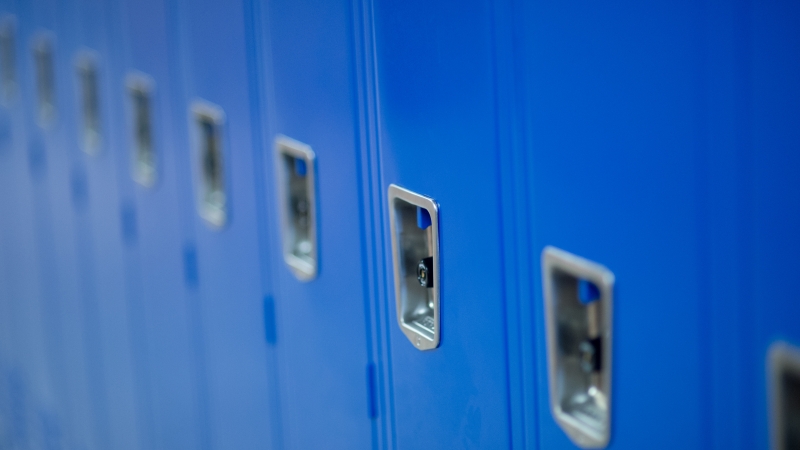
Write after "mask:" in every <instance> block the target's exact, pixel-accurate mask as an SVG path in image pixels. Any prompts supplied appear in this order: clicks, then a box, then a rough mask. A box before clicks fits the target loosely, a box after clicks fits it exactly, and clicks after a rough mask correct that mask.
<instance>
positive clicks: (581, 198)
mask: <svg viewBox="0 0 800 450" xmlns="http://www.w3.org/2000/svg"><path fill="white" fill-rule="evenodd" d="M517 7H518V8H519V9H518V11H519V14H520V15H521V17H522V23H521V24H519V26H520V28H519V41H518V45H519V48H520V49H521V51H522V53H523V54H522V55H521V58H522V59H521V61H522V63H523V64H524V66H523V70H524V72H523V74H524V75H523V78H522V80H523V92H524V94H525V97H524V101H525V117H524V126H525V129H524V143H525V144H524V146H523V147H522V148H521V150H520V151H522V152H524V153H525V154H526V155H527V157H528V166H527V168H528V170H529V175H528V182H529V185H528V188H527V189H528V195H529V208H530V211H532V220H531V226H532V228H531V229H530V231H529V233H531V235H532V246H531V249H530V250H531V258H532V259H534V260H537V261H536V262H537V264H534V265H533V267H534V268H535V269H534V270H533V271H532V272H533V273H530V274H529V276H532V277H539V280H538V282H539V288H538V289H537V290H536V291H534V292H535V295H534V296H532V298H531V299H530V301H531V302H533V303H534V306H533V307H532V308H531V309H532V311H533V319H532V320H529V321H528V323H527V326H525V327H524V329H523V336H524V337H523V339H526V338H527V339H534V340H535V342H536V347H535V357H536V362H535V368H536V372H535V373H529V374H527V375H526V378H525V384H527V385H533V386H535V390H531V391H529V393H528V394H526V395H529V396H535V397H534V398H533V399H532V401H527V402H526V404H528V405H535V406H534V407H532V408H528V410H526V411H525V413H526V415H532V416H534V417H537V416H538V418H539V423H538V426H536V427H535V428H532V429H527V430H526V431H527V432H528V433H529V434H530V435H532V436H538V445H540V446H541V447H543V448H544V447H546V448H575V447H576V446H581V447H584V448H600V447H606V446H607V448H610V449H622V448H653V449H657V448H704V447H705V444H706V440H705V436H704V434H705V433H706V432H707V429H708V427H707V425H706V424H707V420H708V419H709V417H707V416H704V415H703V412H704V409H703V401H704V400H703V395H704V388H706V387H707V386H705V385H704V384H703V379H704V378H703V377H704V376H706V373H707V372H706V371H707V370H708V366H707V364H708V359H707V358H706V356H707V353H706V350H705V348H704V347H703V346H701V345H699V343H700V342H701V339H704V332H705V331H704V327H705V326H707V325H706V324H704V323H702V322H701V321H702V320H707V319H706V316H707V315H706V314H705V313H704V312H703V311H704V309H703V308H706V307H707V303H706V302H707V301H708V300H707V298H706V296H705V295H704V294H705V291H704V290H703V288H702V287H701V286H702V283H703V282H704V280H701V279H700V277H701V274H702V272H701V265H702V264H703V258H704V257H705V253H703V252H705V247H704V243H703V242H702V240H701V226H703V225H704V223H703V219H701V217H700V216H701V214H702V212H703V211H702V209H701V207H702V204H701V203H700V202H699V199H698V193H699V187H700V186H701V183H702V181H703V180H704V177H705V175H706V174H705V172H704V166H703V161H704V159H703V158H704V155H705V149H704V146H703V145H702V143H701V142H700V139H701V136H702V134H701V133H702V131H703V130H702V129H701V128H700V127H701V125H702V123H703V119H704V116H703V107H704V104H703V97H702V94H703V92H702V89H703V88H704V85H703V83H702V76H703V59H702V57H703V56H704V53H703V46H704V45H705V41H704V38H705V36H704V34H703V33H704V31H705V29H704V28H703V26H704V22H703V21H702V19H703V16H702V14H703V12H704V11H703V9H702V8H701V5H699V4H696V3H694V2H677V3H676V2H659V3H647V4H640V3H635V2H627V3H623V4H618V5H614V6H611V5H608V4H604V5H600V4H586V3H581V2H573V3H563V2H540V3H535V4H534V3H530V4H529V3H524V4H523V3H522V2H520V3H519V4H518V6H517ZM548 246H553V247H550V248H549V249H548ZM540 255H541V256H540ZM539 258H541V259H540V260H539ZM539 261H541V262H539ZM539 265H541V267H539ZM523 323H524V322H523ZM612 388H613V389H612ZM534 445H535V444H532V445H531V446H534Z"/></svg>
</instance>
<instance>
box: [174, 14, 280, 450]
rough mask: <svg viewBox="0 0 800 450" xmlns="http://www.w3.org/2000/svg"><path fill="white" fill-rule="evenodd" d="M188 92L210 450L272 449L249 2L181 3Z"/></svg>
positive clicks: (189, 190)
mask: <svg viewBox="0 0 800 450" xmlns="http://www.w3.org/2000/svg"><path fill="white" fill-rule="evenodd" d="M175 6H176V7H177V15H176V17H175V22H174V23H173V24H172V26H174V27H175V29H176V30H177V33H179V39H180V46H179V47H178V50H179V53H178V54H177V55H176V56H177V57H178V58H179V61H180V67H179V68H178V70H179V73H180V74H181V78H180V81H181V83H182V89H181V91H180V92H176V94H177V95H176V96H175V97H174V100H175V101H176V105H177V107H178V108H179V111H180V114H181V115H182V117H181V118H180V119H178V120H176V124H180V125H178V126H176V129H178V130H180V132H181V136H180V139H181V140H180V144H179V145H178V146H177V148H179V149H180V151H181V153H180V159H179V163H178V168H177V169H178V170H177V172H178V175H179V177H180V181H181V183H182V185H183V192H182V195H181V201H182V203H183V205H184V207H183V208H182V212H183V213H184V214H187V217H189V218H190V221H189V226H188V227H187V236H191V239H192V242H193V244H192V245H193V252H194V254H195V255H196V281H195V282H196V285H197V290H196V295H195V296H193V297H192V298H191V301H193V302H195V305H194V307H195V308H197V309H196V317H197V320H198V327H199V328H198V332H201V333H202V339H203V342H202V344H203V348H202V351H203V358H204V362H205V365H204V367H205V371H206V372H205V373H206V383H207V387H208V396H207V399H206V401H205V405H204V408H206V413H207V415H208V419H207V420H208V428H207V430H202V431H203V432H205V433H207V434H206V435H205V438H206V439H208V441H207V442H206V443H205V445H206V446H210V447H217V448H260V447H263V446H269V445H270V439H271V436H272V434H271V433H272V430H270V426H269V425H270V423H271V416H270V399H271V398H272V396H273V392H272V384H271V383H270V373H269V367H268V348H267V342H266V332H265V325H264V317H265V315H264V298H265V292H267V293H269V285H268V284H267V283H266V281H267V280H264V279H262V268H261V264H262V260H261V254H260V250H259V249H260V243H259V239H260V236H259V230H258V215H257V211H256V203H257V198H256V190H257V188H256V186H257V184H256V183H257V179H256V173H257V172H256V167H255V164H254V152H253V145H254V144H253V139H254V134H253V129H252V127H254V126H258V124H254V123H252V122H251V114H252V107H253V104H252V103H251V99H250V88H249V84H250V78H249V76H250V75H249V66H248V56H249V55H248V52H247V41H246V39H245V37H246V33H245V31H246V30H245V10H244V3H243V2H218V1H204V2H183V1H178V2H176V3H175Z"/></svg>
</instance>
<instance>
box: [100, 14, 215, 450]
mask: <svg viewBox="0 0 800 450" xmlns="http://www.w3.org/2000/svg"><path fill="white" fill-rule="evenodd" d="M117 13H118V14H119V17H120V21H121V23H122V24H124V26H123V27H120V28H121V32H120V33H119V34H120V36H119V37H120V38H121V39H122V44H123V51H122V55H120V59H121V65H122V67H123V70H122V73H119V74H118V75H117V79H116V80H115V82H116V92H115V95H116V96H118V98H120V99H121V105H120V108H119V109H118V110H117V114H118V115H119V120H120V121H121V123H120V125H119V127H118V131H117V133H116V136H115V141H114V143H115V145H116V146H118V151H119V155H120V156H119V161H120V165H121V166H122V170H121V171H120V177H124V184H127V185H128V187H127V188H126V189H125V190H124V192H125V203H123V205H122V208H123V214H124V216H123V217H124V220H126V221H127V223H128V226H127V229H128V230H129V231H128V236H126V239H127V240H128V245H129V246H130V247H132V249H131V250H130V257H129V260H128V262H127V265H128V267H129V269H128V270H129V271H131V273H132V275H131V278H132V282H133V283H136V284H135V285H133V286H131V287H130V288H129V289H131V291H132V292H129V293H128V294H129V302H130V306H129V307H130V311H131V314H132V315H135V316H136V317H138V320H140V321H141V322H143V324H144V329H143V330H141V332H142V334H143V335H142V336H141V338H140V339H141V341H140V342H138V345H141V347H140V348H139V350H138V352H139V353H138V354H139V355H141V358H142V361H140V364H141V363H144V364H145V366H144V367H140V366H137V367H136V368H135V369H134V370H135V372H136V373H137V374H138V375H137V376H138V377H140V379H143V380H144V381H142V389H144V390H145V392H142V394H141V396H142V398H141V399H140V401H141V402H143V403H144V404H145V409H144V410H143V411H142V412H141V418H142V419H141V420H142V421H143V422H144V423H142V425H141V426H142V429H143V431H144V432H145V433H146V434H145V435H144V439H146V441H145V442H151V446H152V448H156V449H197V448H202V447H203V446H204V445H206V442H204V441H203V439H204V438H203V436H204V433H205V431H204V430H206V429H207V422H206V420H205V416H206V413H207V411H206V410H204V409H203V405H204V401H205V400H204V399H205V396H206V386H205V381H204V373H205V367H203V365H202V364H203V359H202V356H201V355H202V347H201V346H202V336H201V334H200V332H199V328H198V326H199V325H198V323H197V317H196V311H197V305H196V298H194V297H193V294H192V293H191V291H193V290H194V289H195V287H196V276H195V269H194V262H195V259H194V253H193V249H192V247H190V246H188V245H187V242H188V234H189V233H188V232H187V231H186V228H187V226H188V225H189V224H191V217H187V215H186V214H182V212H184V208H185V207H184V205H183V204H182V203H181V202H182V201H183V197H182V194H183V192H184V190H185V189H184V188H182V187H181V183H182V182H183V180H182V179H181V178H180V177H179V175H178V174H179V173H180V172H179V167H178V166H179V165H182V164H184V160H183V152H182V151H181V150H180V148H179V146H180V145H184V139H183V136H182V135H179V132H180V130H182V124H183V123H184V120H185V117H184V111H183V109H182V108H179V107H178V105H176V104H175V99H176V96H177V92H179V89H180V82H179V77H178V76H177V75H176V74H175V70H176V69H177V68H178V67H179V59H178V58H177V53H175V52H176V46H177V39H176V37H175V35H174V33H172V31H171V30H172V28H171V27H173V23H174V14H175V8H174V5H173V4H172V3H170V2H166V1H163V0H148V1H146V2H141V1H136V2H134V1H127V0H121V1H119V2H117Z"/></svg>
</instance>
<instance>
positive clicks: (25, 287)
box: [0, 2, 60, 447]
mask: <svg viewBox="0 0 800 450" xmlns="http://www.w3.org/2000/svg"><path fill="white" fill-rule="evenodd" d="M19 6H20V5H17V4H16V2H3V5H2V10H3V13H2V15H3V18H2V19H0V20H2V25H0V26H1V27H2V30H3V31H2V36H3V37H2V38H1V40H0V46H2V47H3V49H4V51H3V56H2V57H0V66H2V67H3V69H0V70H3V74H4V76H3V77H2V79H3V82H2V85H3V86H4V89H3V90H2V92H3V93H2V100H3V101H2V106H1V107H0V170H1V171H2V174H0V178H2V181H0V183H2V184H3V186H2V188H0V189H2V191H3V192H4V193H5V194H4V195H3V197H2V200H1V201H2V207H1V208H2V210H3V214H2V216H3V217H2V219H0V223H1V224H0V227H1V228H2V231H0V233H2V238H0V239H1V241H0V242H1V243H0V246H2V247H0V264H1V265H2V266H0V267H1V268H0V270H1V271H2V273H0V284H1V285H2V288H1V289H2V290H1V291H0V298H1V300H0V301H2V304H3V310H2V312H1V313H0V315H2V316H3V317H2V319H0V320H2V325H0V327H2V329H3V335H2V337H0V340H2V344H1V345H2V362H0V403H2V406H0V422H2V425H0V427H2V430H3V431H2V432H0V446H9V447H10V446H28V445H36V443H39V442H41V441H42V439H45V438H46V432H45V428H46V427H48V426H55V425H57V422H58V420H59V418H58V415H59V412H60V410H59V406H60V404H59V397H58V393H57V392H56V390H55V389H54V388H55V386H54V383H53V378H52V375H53V373H52V372H51V371H50V370H49V369H50V368H51V367H52V366H51V365H49V361H48V358H49V357H50V353H49V351H50V349H51V347H50V346H49V344H51V343H52V341H51V340H50V338H51V337H52V334H51V333H50V332H49V330H48V327H47V322H46V320H45V317H46V316H45V313H46V311H47V309H46V305H47V303H46V301H45V300H44V299H43V298H42V295H41V290H40V289H39V288H40V285H39V283H38V280H39V278H38V277H37V270H38V269H39V263H40V261H39V259H38V258H37V256H38V254H37V252H36V250H37V245H38V244H40V242H39V241H38V240H37V238H38V235H37V233H36V231H35V229H34V223H35V221H34V211H35V207H36V206H38V205H35V204H34V203H33V199H34V191H33V187H32V185H31V181H32V180H31V178H32V173H31V172H29V164H28V162H29V160H28V153H27V149H26V147H25V142H26V139H25V131H26V130H25V123H24V120H25V117H24V109H23V108H24V103H23V101H22V99H20V92H19V89H18V87H19V84H20V83H21V82H22V81H23V80H22V79H20V77H21V76H23V75H22V74H23V72H22V71H21V70H20V69H19V66H20V65H21V61H20V60H19V58H20V53H19V52H20V51H21V50H22V49H24V48H25V46H24V44H22V45H21V44H20V42H21V41H24V39H23V38H22V37H21V33H23V32H24V27H25V24H24V21H23V17H21V15H20V12H21V8H20V7H19ZM9 49H10V50H11V52H12V53H11V54H8V53H7V51H8V50H9ZM24 56H25V55H24V54H23V57H24ZM6 70H9V71H10V75H11V76H13V80H11V83H13V84H12V85H9V82H8V79H7V74H6Z"/></svg>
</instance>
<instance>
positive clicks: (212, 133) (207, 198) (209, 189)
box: [192, 101, 228, 228]
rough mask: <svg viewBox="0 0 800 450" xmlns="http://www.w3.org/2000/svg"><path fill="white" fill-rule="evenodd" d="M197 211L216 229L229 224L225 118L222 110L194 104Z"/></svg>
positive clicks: (207, 104)
mask: <svg viewBox="0 0 800 450" xmlns="http://www.w3.org/2000/svg"><path fill="white" fill-rule="evenodd" d="M192 118H193V121H192V122H193V128H192V129H193V134H194V139H193V141H194V148H195V151H194V155H195V164H194V165H195V178H196V185H197V188H198V189H197V208H198V211H199V213H200V216H201V217H202V218H203V219H205V220H206V222H208V223H209V225H211V226H212V227H214V228H222V227H223V226H225V224H226V223H227V220H228V195H227V189H226V180H225V148H224V146H223V142H224V140H223V138H222V128H223V124H224V122H225V114H224V113H223V112H222V109H220V108H219V107H218V106H215V105H212V104H209V103H206V102H203V101H196V102H194V103H193V104H192Z"/></svg>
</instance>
